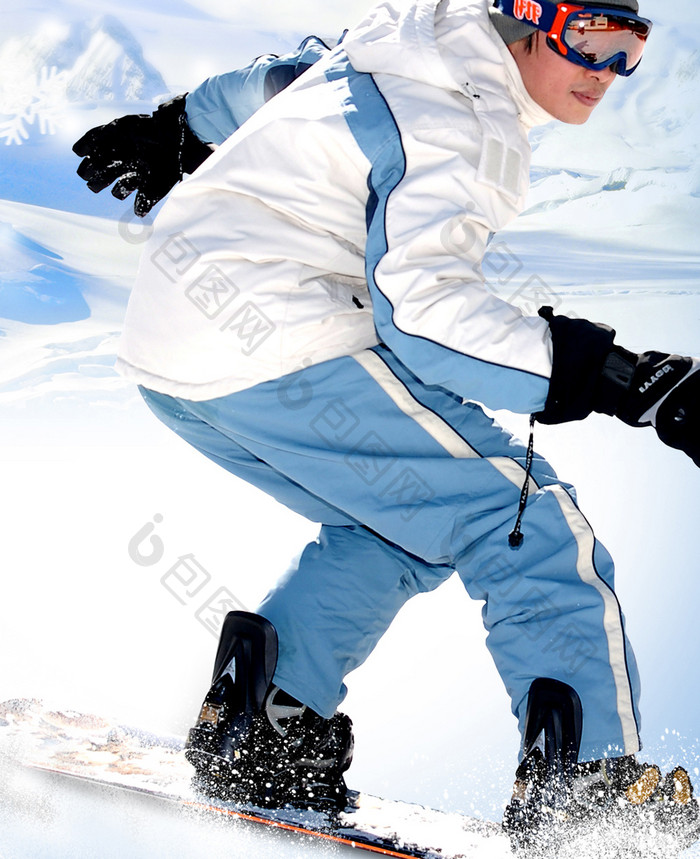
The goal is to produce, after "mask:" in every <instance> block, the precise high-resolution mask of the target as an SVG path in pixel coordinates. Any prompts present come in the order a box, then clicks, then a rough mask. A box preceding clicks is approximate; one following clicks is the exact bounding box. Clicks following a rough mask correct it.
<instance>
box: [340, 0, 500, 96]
mask: <svg viewBox="0 0 700 859" xmlns="http://www.w3.org/2000/svg"><path fill="white" fill-rule="evenodd" d="M481 2H483V0H481ZM481 2H478V5H481ZM472 5H477V4H475V3H474V2H473V0H472ZM437 6H438V0H417V2H414V3H403V4H402V3H400V2H392V0H387V2H385V3H382V4H380V5H379V6H376V7H375V8H374V9H371V10H370V12H369V13H368V15H367V17H366V18H364V20H362V21H361V22H360V23H359V24H358V25H357V26H356V27H354V28H353V29H351V30H350V31H349V32H348V33H347V35H346V36H345V38H344V39H343V43H342V44H343V48H344V49H345V51H346V52H347V54H348V57H349V59H350V62H351V63H352V65H353V68H355V69H356V70H357V71H358V72H369V73H370V74H376V73H379V74H382V73H384V74H392V75H399V76H401V77H407V78H410V79H411V80H416V81H419V82H421V83H427V84H433V85H436V86H441V87H448V88H450V89H461V87H460V86H459V85H458V83H457V82H456V81H455V80H454V79H453V77H452V76H451V75H450V73H449V72H448V70H447V68H446V66H445V64H444V63H443V61H442V58H441V57H440V51H439V49H438V46H437V42H436V39H435V10H436V8H437Z"/></svg>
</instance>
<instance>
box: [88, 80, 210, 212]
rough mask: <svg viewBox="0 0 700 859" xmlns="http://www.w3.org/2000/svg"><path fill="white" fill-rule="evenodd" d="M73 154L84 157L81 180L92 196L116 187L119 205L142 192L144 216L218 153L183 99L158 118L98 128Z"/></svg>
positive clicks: (138, 202)
mask: <svg viewBox="0 0 700 859" xmlns="http://www.w3.org/2000/svg"><path fill="white" fill-rule="evenodd" d="M73 152H75V154H76V155H80V156H81V157H82V158H83V160H82V161H81V162H80V166H79V167H78V175H79V176H80V177H81V179H85V181H86V182H87V186H88V188H89V189H90V190H91V191H94V192H95V193H98V192H99V191H102V190H103V189H104V188H106V187H107V186H108V185H111V184H112V182H116V184H115V185H114V188H112V194H113V195H114V196H115V197H116V198H117V199H119V200H125V199H126V198H127V197H128V196H129V194H131V193H132V191H137V194H136V198H135V200H134V212H135V213H136V214H137V215H138V216H139V217H143V216H144V215H146V214H147V213H148V212H150V210H151V209H152V208H153V206H155V204H156V203H157V202H158V201H159V200H162V198H163V197H165V195H166V194H167V193H168V191H170V189H171V188H172V187H173V186H174V185H176V184H177V183H178V182H179V181H180V180H181V179H182V176H183V173H193V172H194V171H195V170H196V169H197V167H199V165H200V164H201V163H202V162H203V161H204V160H205V159H206V158H207V157H208V156H209V155H211V152H212V150H211V149H210V148H209V147H208V146H207V145H206V144H205V143H202V141H201V140H200V139H199V138H198V137H197V136H196V135H195V134H194V132H193V131H192V129H191V128H190V127H189V125H188V124H187V117H186V116H185V96H184V95H179V96H177V97H176V98H174V99H173V100H172V101H169V102H166V103H165V104H162V105H160V107H159V108H158V109H157V110H156V111H155V112H154V113H153V114H152V115H149V114H137V115H130V116H122V117H119V119H115V120H113V121H112V122H110V123H108V124H107V125H98V126H97V127H96V128H93V129H91V130H90V131H88V132H87V134H84V135H83V136H82V137H81V138H80V140H78V142H77V143H75V144H74V146H73Z"/></svg>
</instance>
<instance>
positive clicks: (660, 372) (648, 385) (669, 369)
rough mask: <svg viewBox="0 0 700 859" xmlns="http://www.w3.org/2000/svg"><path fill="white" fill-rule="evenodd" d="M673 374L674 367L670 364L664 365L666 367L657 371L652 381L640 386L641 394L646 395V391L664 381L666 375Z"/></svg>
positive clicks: (649, 380)
mask: <svg viewBox="0 0 700 859" xmlns="http://www.w3.org/2000/svg"><path fill="white" fill-rule="evenodd" d="M672 372H673V367H672V366H671V365H670V364H664V366H663V367H662V368H661V369H660V370H657V371H656V373H654V375H653V376H652V377H651V378H650V379H648V380H647V381H646V382H645V383H644V384H643V385H640V387H639V393H640V394H644V393H646V391H648V390H649V388H651V386H652V385H655V384H656V383H657V382H658V381H659V379H662V378H663V377H664V376H665V375H666V373H672Z"/></svg>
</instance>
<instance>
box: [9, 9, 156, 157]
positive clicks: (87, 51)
mask: <svg viewBox="0 0 700 859" xmlns="http://www.w3.org/2000/svg"><path fill="white" fill-rule="evenodd" d="M166 92H167V87H166V85H165V82H164V80H163V78H162V77H161V75H160V73H159V72H158V71H157V69H155V68H154V67H153V66H152V65H151V64H150V63H149V62H147V60H146V59H145V58H144V56H143V50H142V48H141V46H140V45H139V43H138V42H137V41H136V39H135V38H134V37H133V36H132V34H131V33H130V31H129V30H128V29H127V27H126V26H124V24H122V23H121V21H120V20H119V19H117V18H115V17H114V16H111V15H106V16H102V17H100V18H98V19H95V20H92V21H88V22H75V23H71V24H67V23H65V24H63V23H56V22H50V23H45V24H43V25H42V26H40V27H39V28H38V29H37V30H35V31H32V32H31V33H28V34H25V35H22V36H13V37H10V38H9V39H7V40H6V41H4V42H3V43H2V44H0V140H2V139H4V140H5V142H6V143H7V144H19V143H21V142H22V141H23V140H26V139H28V138H29V137H31V136H36V135H37V134H46V133H47V132H48V133H51V132H53V131H55V129H56V125H57V124H58V123H60V121H61V118H62V114H64V112H65V110H66V109H67V107H68V106H69V105H70V104H71V103H72V104H76V103H80V104H83V105H85V104H93V105H96V104H99V103H104V102H116V103H122V102H140V101H152V100H154V99H157V98H158V97H159V96H162V95H163V94H165V93H166Z"/></svg>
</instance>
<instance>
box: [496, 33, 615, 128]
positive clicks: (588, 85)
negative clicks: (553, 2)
mask: <svg viewBox="0 0 700 859" xmlns="http://www.w3.org/2000/svg"><path fill="white" fill-rule="evenodd" d="M526 42H527V40H526V39H521V40H520V41H518V42H515V43H513V44H512V45H510V51H511V53H512V54H513V57H514V58H515V61H516V63H517V64H518V68H519V69H520V74H521V75H522V79H523V83H524V84H525V88H526V89H527V91H528V92H529V93H530V95H531V96H532V98H533V99H534V100H535V101H536V102H537V104H539V106H540V107H543V108H544V109H545V110H546V111H547V112H548V113H550V114H551V115H552V116H553V117H555V118H556V119H559V120H561V122H568V123H570V124H571V125H582V124H583V123H584V122H586V120H587V119H588V117H589V116H590V115H591V113H592V112H593V108H594V107H595V106H596V105H597V104H598V103H599V102H600V101H601V99H602V98H603V96H604V95H605V92H606V90H607V89H608V87H609V86H610V84H611V83H612V82H613V80H614V79H615V77H616V75H615V72H613V71H612V69H610V68H609V67H608V68H605V69H600V70H599V71H597V72H595V71H593V70H592V69H587V68H585V67H584V66H579V65H576V63H572V62H570V61H569V60H567V59H566V58H565V57H562V56H561V55H560V54H558V53H557V52H556V51H554V50H552V48H550V47H549V46H548V45H547V42H546V37H545V35H544V33H541V32H540V31H539V30H538V31H537V32H536V33H535V38H534V40H533V43H532V51H528V49H527V44H526Z"/></svg>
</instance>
